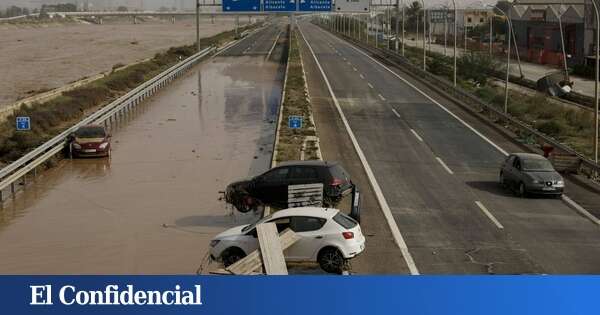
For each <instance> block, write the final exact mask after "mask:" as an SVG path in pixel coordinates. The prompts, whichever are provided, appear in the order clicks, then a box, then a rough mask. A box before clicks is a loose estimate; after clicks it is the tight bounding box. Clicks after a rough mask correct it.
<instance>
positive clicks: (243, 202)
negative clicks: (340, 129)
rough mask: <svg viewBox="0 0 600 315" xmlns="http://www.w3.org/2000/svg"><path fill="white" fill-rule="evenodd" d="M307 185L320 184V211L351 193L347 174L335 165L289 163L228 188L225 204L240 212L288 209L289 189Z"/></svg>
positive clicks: (351, 185)
mask: <svg viewBox="0 0 600 315" xmlns="http://www.w3.org/2000/svg"><path fill="white" fill-rule="evenodd" d="M310 184H322V187H323V188H322V189H323V192H322V203H323V206H324V207H335V206H336V205H337V204H338V203H339V202H340V200H341V199H342V198H343V197H344V196H346V195H349V194H351V193H352V192H353V191H354V190H355V186H354V184H353V183H352V181H351V180H350V177H349V176H348V173H347V172H346V171H345V170H344V168H343V167H342V166H341V165H340V164H339V163H337V162H328V161H291V162H284V163H281V164H280V165H278V166H277V167H275V168H272V169H270V170H268V171H267V172H265V173H263V174H261V175H258V176H255V177H254V178H251V179H246V180H242V181H237V182H234V183H231V184H229V186H228V187H227V189H226V191H225V201H227V202H228V203H230V204H232V205H233V206H234V207H235V208H236V209H237V210H238V211H240V212H248V211H250V210H256V209H257V208H258V207H259V206H263V205H268V206H273V207H278V208H288V206H289V200H288V196H289V193H288V192H289V190H288V189H289V187H290V186H296V185H310Z"/></svg>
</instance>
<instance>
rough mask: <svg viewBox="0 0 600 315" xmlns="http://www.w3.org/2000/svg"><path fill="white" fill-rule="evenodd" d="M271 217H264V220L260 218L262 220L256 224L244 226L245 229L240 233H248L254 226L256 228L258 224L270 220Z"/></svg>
mask: <svg viewBox="0 0 600 315" xmlns="http://www.w3.org/2000/svg"><path fill="white" fill-rule="evenodd" d="M271 217H272V215H270V216H266V217H264V218H262V219H260V220H258V221H256V222H254V223H252V224H248V225H246V226H245V227H244V228H243V229H242V232H248V231H250V230H252V229H253V228H254V227H255V226H257V225H258V224H261V223H263V222H266V221H267V220H269V219H271Z"/></svg>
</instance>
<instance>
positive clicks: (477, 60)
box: [457, 53, 499, 85]
mask: <svg viewBox="0 0 600 315" xmlns="http://www.w3.org/2000/svg"><path fill="white" fill-rule="evenodd" d="M457 66H458V69H459V74H460V76H462V77H464V78H465V79H467V80H473V81H475V82H476V83H479V84H482V85H483V84H485V83H486V82H487V78H488V73H490V71H497V70H498V68H499V65H498V63H497V62H496V60H494V59H492V58H490V57H489V56H488V55H486V54H479V53H473V54H466V55H463V56H462V57H460V58H459V59H458V60H457Z"/></svg>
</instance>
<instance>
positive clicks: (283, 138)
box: [275, 31, 318, 162]
mask: <svg viewBox="0 0 600 315" xmlns="http://www.w3.org/2000/svg"><path fill="white" fill-rule="evenodd" d="M290 37H291V38H290V49H289V59H288V73H287V76H288V77H287V82H286V85H285V87H284V89H285V99H284V100H283V106H282V108H281V111H282V117H283V118H282V121H281V122H280V125H279V129H278V133H279V142H278V144H277V156H276V157H275V160H276V161H277V162H281V161H289V160H299V159H300V156H301V152H302V144H303V142H304V140H305V138H306V137H309V136H316V135H317V132H316V130H315V126H314V125H313V123H312V122H311V119H310V117H311V116H312V107H311V104H310V102H309V101H308V95H307V92H306V82H305V80H304V71H303V68H302V60H301V56H300V50H299V47H298V34H297V32H296V31H294V32H292V33H291V35H290ZM289 116H302V118H303V126H302V128H301V129H291V128H289V127H288V121H287V120H288V117H289ZM309 144H310V143H309ZM317 158H318V156H317V154H316V148H315V147H314V146H312V145H308V146H307V148H306V152H305V157H304V159H305V160H312V159H317Z"/></svg>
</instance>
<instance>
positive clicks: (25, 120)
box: [17, 117, 31, 131]
mask: <svg viewBox="0 0 600 315" xmlns="http://www.w3.org/2000/svg"><path fill="white" fill-rule="evenodd" d="M17 130H18V131H23V130H31V119H30V118H29V117H17Z"/></svg>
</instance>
